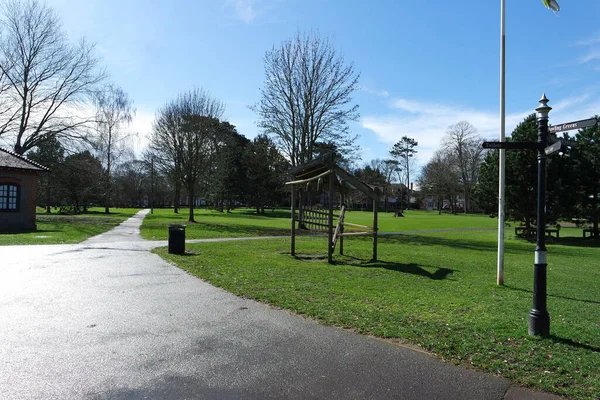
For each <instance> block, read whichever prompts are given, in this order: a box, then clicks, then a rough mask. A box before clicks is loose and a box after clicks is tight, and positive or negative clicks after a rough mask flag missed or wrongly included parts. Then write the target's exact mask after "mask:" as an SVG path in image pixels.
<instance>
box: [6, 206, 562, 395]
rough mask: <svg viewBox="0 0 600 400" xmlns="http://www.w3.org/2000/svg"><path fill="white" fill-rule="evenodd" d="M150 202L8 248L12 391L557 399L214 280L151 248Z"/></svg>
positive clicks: (8, 357) (9, 377)
mask: <svg viewBox="0 0 600 400" xmlns="http://www.w3.org/2000/svg"><path fill="white" fill-rule="evenodd" d="M146 213H147V210H144V211H143V212H140V213H138V214H136V215H135V216H134V217H132V218H130V219H128V220H127V221H125V222H124V223H123V224H121V225H120V226H119V227H117V228H115V229H113V230H111V231H109V232H106V233H104V234H101V235H98V236H96V237H93V238H90V239H88V240H86V241H85V242H83V243H81V244H77V245H53V246H28V247H27V248H26V249H27V250H26V251H24V247H23V246H6V247H3V248H2V251H3V263H2V266H1V267H0V326H1V330H0V360H2V361H1V362H0V393H2V397H3V399H67V398H68V399H144V398H150V399H184V398H198V399H241V398H243V399H269V398H271V399H419V400H420V399H527V398H529V399H551V398H554V397H553V396H550V395H546V394H540V393H533V392H530V391H527V390H525V389H521V388H518V387H515V386H513V385H511V383H510V382H509V381H507V380H505V379H501V378H498V377H495V376H492V375H489V374H483V373H479V372H475V371H472V370H467V369H463V368H460V367H456V366H453V365H450V364H446V363H443V362H442V361H440V360H438V359H436V358H434V357H432V356H430V355H428V354H424V353H423V352H418V351H414V350H411V349H409V348H405V347H400V346H395V345H392V344H389V343H387V342H384V341H381V340H377V339H374V338H370V337H364V336H360V335H357V334H353V333H350V332H348V331H345V330H342V329H337V328H333V327H326V326H322V325H319V324H317V323H315V322H313V321H310V320H308V319H306V318H302V317H300V316H297V315H294V314H292V313H289V312H287V311H284V310H276V309H273V308H272V307H269V306H268V305H265V304H262V303H258V302H255V301H252V300H248V299H243V298H240V297H237V296H234V295H233V294H231V293H228V292H226V291H224V290H221V289H218V288H215V287H213V286H211V285H209V284H208V283H206V282H204V281H202V280H200V279H197V278H195V277H193V276H191V275H189V274H187V273H185V272H184V271H182V270H180V269H179V268H177V267H174V266H172V265H170V264H168V263H166V262H165V261H163V260H162V259H161V258H160V257H158V256H157V255H155V254H152V253H150V252H149V251H147V250H148V249H150V248H153V247H155V246H156V245H157V244H162V242H149V241H146V240H144V239H142V238H141V237H140V236H139V227H140V225H141V222H142V220H143V217H144V216H145V214H146Z"/></svg>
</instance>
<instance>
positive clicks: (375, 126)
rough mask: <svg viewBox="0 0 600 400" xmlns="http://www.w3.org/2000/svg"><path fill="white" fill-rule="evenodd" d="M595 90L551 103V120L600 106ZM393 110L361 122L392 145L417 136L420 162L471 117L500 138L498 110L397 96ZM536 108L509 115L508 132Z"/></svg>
mask: <svg viewBox="0 0 600 400" xmlns="http://www.w3.org/2000/svg"><path fill="white" fill-rule="evenodd" d="M596 97H597V96H592V94H583V95H580V96H577V97H572V98H566V99H564V100H562V101H560V102H557V103H556V104H551V106H552V107H553V110H552V112H551V116H550V117H551V118H550V121H551V122H552V121H557V122H556V123H562V122H568V121H574V120H579V119H585V118H589V117H591V116H593V115H595V114H597V113H598V110H600V100H596V101H590V99H593V98H596ZM391 108H392V111H390V112H389V113H387V114H386V115H365V116H364V117H363V118H362V120H361V125H362V127H363V128H366V129H368V130H370V131H372V132H373V133H374V134H375V135H376V136H377V139H378V141H379V142H381V143H385V144H386V145H388V146H391V145H393V144H394V143H396V142H397V141H398V140H400V139H401V138H402V136H408V137H411V138H414V139H415V140H416V141H417V142H418V143H419V146H418V151H419V153H418V154H417V157H418V159H419V162H420V164H425V163H427V161H428V160H429V159H430V158H431V156H432V155H433V153H434V152H435V151H436V150H437V149H439V148H440V145H441V142H442V139H443V137H444V135H445V133H446V130H447V129H448V127H449V126H450V125H453V124H455V123H457V122H459V121H468V122H470V123H471V124H472V125H473V126H475V128H477V130H478V133H479V134H480V135H481V136H482V137H483V138H485V139H488V140H498V138H499V132H500V117H499V114H498V112H496V111H493V112H490V111H487V110H477V109H472V108H468V107H461V106H456V105H447V104H434V103H425V102H420V101H416V100H410V99H394V100H393V101H392V102H391ZM533 112H534V110H524V111H521V112H513V113H509V114H507V115H506V124H505V128H506V135H507V136H510V134H511V132H512V131H513V130H514V129H515V128H516V126H517V125H518V124H519V123H520V122H521V121H523V119H525V118H526V117H527V116H528V115H530V114H532V113H533Z"/></svg>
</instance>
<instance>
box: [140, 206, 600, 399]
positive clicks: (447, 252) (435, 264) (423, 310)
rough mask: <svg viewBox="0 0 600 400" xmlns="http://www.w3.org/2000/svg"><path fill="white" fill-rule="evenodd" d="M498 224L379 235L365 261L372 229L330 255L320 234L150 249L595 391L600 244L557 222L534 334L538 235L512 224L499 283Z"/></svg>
mask: <svg viewBox="0 0 600 400" xmlns="http://www.w3.org/2000/svg"><path fill="white" fill-rule="evenodd" d="M409 213H410V212H409ZM413 213H414V215H412V214H413ZM350 214H359V213H350ZM365 215H366V213H365ZM203 216H204V215H201V216H199V218H198V220H201V219H202V218H203ZM158 218H161V217H158ZM211 218H215V220H217V219H218V218H219V217H217V216H214V217H212V216H211ZM221 218H228V217H226V216H224V217H221ZM248 218H250V217H248ZM264 218H268V217H264ZM353 218H356V219H355V221H356V220H358V219H360V218H357V217H353ZM418 218H422V220H421V221H420V222H419V221H418ZM435 218H439V220H437V221H436V220H435ZM208 219H209V218H208V217H207V220H208ZM240 220H242V221H245V218H244V217H243V216H240ZM150 221H152V220H150ZM467 221H469V222H467ZM496 221H497V220H495V219H490V218H488V217H485V216H483V217H474V216H452V215H442V216H437V215H435V214H431V215H428V214H427V213H418V212H412V213H410V214H409V215H407V217H406V218H393V217H391V216H390V217H387V215H386V214H384V215H382V219H381V223H380V226H381V227H382V230H389V231H399V230H414V229H418V228H420V229H444V228H455V227H460V228H469V227H494V226H495V224H496V223H497V222H496ZM157 222H158V221H157ZM363 222H365V221H363ZM246 223H248V224H249V225H250V226H254V223H249V222H248V221H247V220H246V221H245V222H239V223H236V226H240V225H243V224H246ZM359 223H360V222H359ZM272 224H273V225H272V226H273V227H276V225H275V223H274V222H272ZM473 225H475V226H473ZM282 229H283V228H282ZM496 236H497V233H496V231H495V230H480V231H476V232H475V231H459V232H451V233H447V232H436V233H420V234H410V235H408V234H407V235H387V236H382V237H380V240H379V260H378V261H376V262H369V261H367V260H368V259H369V258H370V254H371V241H370V240H369V239H368V238H364V237H354V238H348V239H347V240H346V242H345V252H346V254H345V255H344V256H339V255H337V254H336V256H335V261H336V263H335V265H329V264H327V262H326V259H327V254H326V253H327V252H326V243H325V238H322V237H300V238H298V240H297V247H296V248H297V252H298V253H299V254H298V257H295V258H294V257H291V256H290V254H289V239H271V240H268V241H266V240H265V241H261V240H258V241H252V242H242V241H240V242H228V243H197V244H188V245H187V251H188V254H186V255H185V256H176V255H170V254H167V251H166V249H165V248H161V249H157V250H156V252H157V253H158V254H160V255H161V256H162V257H164V258H166V259H168V260H170V261H172V262H174V263H176V264H177V265H179V266H181V267H182V268H184V269H185V270H187V271H189V272H190V273H192V274H194V275H196V276H198V277H200V278H202V279H205V280H207V281H208V282H210V283H212V284H214V285H216V286H219V287H223V288H225V289H226V290H228V291H230V292H233V293H235V294H237V295H240V296H245V297H249V298H253V299H256V300H259V301H262V302H266V303H269V304H272V305H274V306H277V307H282V308H286V309H290V310H293V311H295V312H297V313H300V314H303V315H306V316H309V317H311V318H314V319H317V320H319V321H321V322H323V323H325V324H330V325H335V326H340V327H344V328H349V329H352V330H355V331H357V332H360V333H362V334H370V335H375V336H378V337H383V338H389V339H391V340H396V341H401V342H410V343H413V344H416V345H418V346H420V347H422V348H424V349H426V350H428V351H432V352H434V353H436V354H437V355H438V356H440V357H441V358H443V359H445V360H448V361H450V362H453V363H456V364H462V365H466V366H470V367H474V368H476V369H479V370H484V371H488V372H491V373H494V374H498V375H502V376H505V377H507V378H510V379H511V380H513V381H515V382H517V383H519V384H522V385H526V386H529V387H532V388H535V389H539V390H545V391H549V392H554V393H558V394H563V395H567V396H569V397H572V398H575V399H598V398H599V397H600V374H599V373H598V371H600V268H598V262H597V260H598V259H599V258H600V248H598V247H582V244H589V243H592V242H590V241H585V242H583V241H582V240H579V239H578V237H581V229H578V230H576V229H575V228H573V229H572V230H571V229H568V228H563V229H562V230H561V241H560V242H558V243H553V244H549V246H548V249H549V256H548V260H549V267H548V268H549V269H548V294H549V296H548V309H549V311H550V318H551V328H550V329H551V334H552V336H551V337H550V338H546V339H542V338H531V337H529V336H528V334H527V321H528V314H529V311H530V309H531V303H532V287H533V265H532V264H533V258H534V257H533V251H534V247H535V246H534V244H532V243H529V242H526V241H523V240H516V239H513V236H514V232H513V231H512V228H507V231H506V236H507V240H506V243H505V249H506V254H505V286H504V287H498V286H496V285H495V281H496V250H497V244H496ZM563 236H567V238H566V239H564V240H563V239H562V237H563ZM568 236H571V238H568Z"/></svg>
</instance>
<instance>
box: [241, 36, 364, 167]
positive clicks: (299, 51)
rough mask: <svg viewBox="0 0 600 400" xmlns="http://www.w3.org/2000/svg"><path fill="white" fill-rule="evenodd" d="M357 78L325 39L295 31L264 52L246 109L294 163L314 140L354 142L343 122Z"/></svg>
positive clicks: (353, 108)
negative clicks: (261, 75)
mask: <svg viewBox="0 0 600 400" xmlns="http://www.w3.org/2000/svg"><path fill="white" fill-rule="evenodd" d="M358 78H359V74H357V73H356V72H355V71H354V66H353V65H352V64H351V63H350V64H347V63H346V62H345V61H344V59H343V57H341V56H339V55H338V54H337V53H336V51H335V49H334V48H333V45H332V43H331V42H330V40H329V39H322V38H320V37H319V36H318V34H310V35H301V34H300V33H298V34H297V35H296V36H295V37H294V38H293V39H292V40H288V41H285V42H284V43H282V44H281V45H280V46H278V47H273V48H272V49H271V50H270V51H268V52H267V53H266V54H265V82H264V87H263V88H262V89H261V99H260V101H259V102H258V103H257V104H256V105H254V106H252V107H251V109H252V110H254V111H255V112H256V113H257V114H258V116H259V121H258V126H259V127H260V128H262V129H263V130H264V132H265V133H266V134H268V135H269V136H271V137H272V138H273V140H274V141H275V143H276V144H277V146H278V147H279V149H280V150H281V151H282V152H283V153H284V154H285V155H286V156H287V158H288V159H289V160H290V162H291V164H292V166H296V165H300V164H303V163H305V162H307V161H310V160H311V159H312V158H313V156H314V155H315V145H316V144H317V142H325V143H333V144H335V145H336V147H337V148H338V149H340V150H342V149H344V148H351V147H353V146H354V141H355V139H356V136H352V135H351V134H350V132H349V127H348V121H354V120H356V119H358V117H359V114H358V105H353V104H352V97H351V95H352V93H353V92H354V91H355V90H356V89H357V86H358Z"/></svg>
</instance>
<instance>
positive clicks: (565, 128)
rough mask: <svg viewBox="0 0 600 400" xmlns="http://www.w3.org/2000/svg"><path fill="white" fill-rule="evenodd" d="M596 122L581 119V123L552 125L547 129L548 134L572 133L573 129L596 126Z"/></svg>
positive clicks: (594, 119) (592, 119)
mask: <svg viewBox="0 0 600 400" xmlns="http://www.w3.org/2000/svg"><path fill="white" fill-rule="evenodd" d="M597 124H598V121H597V120H596V118H590V119H582V120H581V121H573V122H567V123H566V124H560V125H553V126H549V127H548V132H550V133H556V132H564V131H573V130H575V129H581V128H587V127H589V126H596V125H597Z"/></svg>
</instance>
